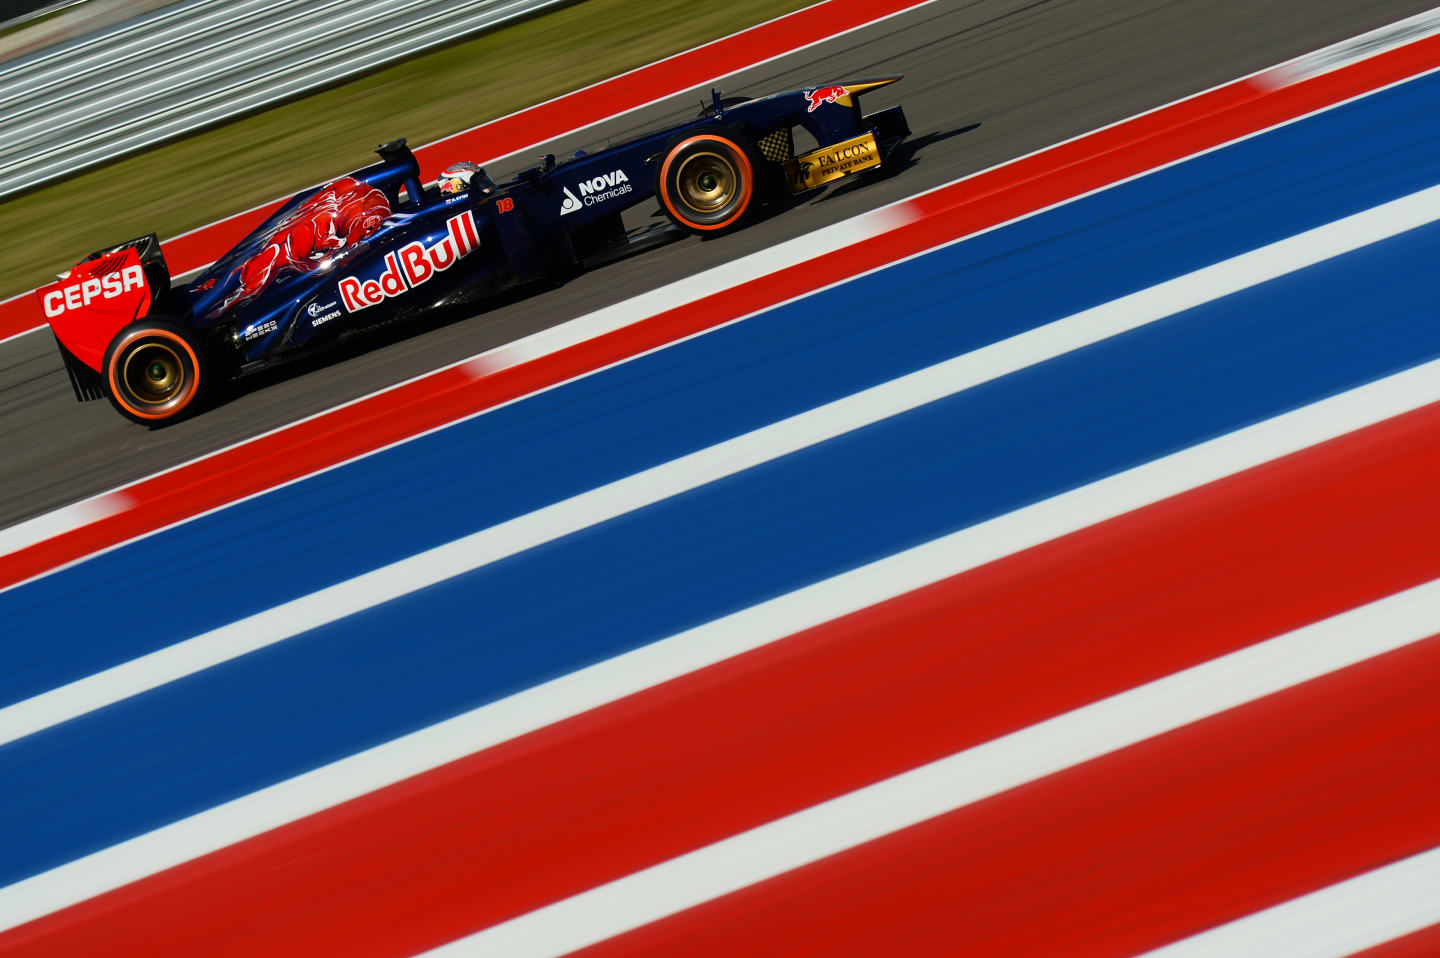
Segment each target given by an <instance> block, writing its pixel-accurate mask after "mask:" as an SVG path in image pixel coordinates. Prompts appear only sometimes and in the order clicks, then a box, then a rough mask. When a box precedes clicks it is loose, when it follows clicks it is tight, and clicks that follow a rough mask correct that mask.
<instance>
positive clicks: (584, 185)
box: [560, 170, 635, 216]
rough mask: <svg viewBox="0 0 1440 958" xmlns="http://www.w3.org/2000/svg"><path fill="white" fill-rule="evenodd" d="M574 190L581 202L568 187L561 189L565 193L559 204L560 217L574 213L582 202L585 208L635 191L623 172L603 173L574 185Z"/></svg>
mask: <svg viewBox="0 0 1440 958" xmlns="http://www.w3.org/2000/svg"><path fill="white" fill-rule="evenodd" d="M576 188H577V189H579V190H580V196H581V197H583V198H584V199H583V201H582V200H581V199H578V198H577V197H576V196H575V194H574V193H571V192H570V188H569V187H568V186H564V187H561V189H562V190H563V191H564V193H565V201H564V202H563V203H561V204H560V215H561V216H564V215H565V214H566V213H574V212H575V211H576V210H578V209H580V206H581V204H582V202H583V204H584V205H585V206H594V205H595V204H596V203H603V202H605V201H606V200H613V199H614V198H615V197H617V196H624V195H625V194H626V193H630V192H633V191H634V189H635V187H633V186H631V185H630V178H629V177H628V176H626V175H625V171H624V170H615V171H614V172H611V173H603V174H601V175H600V176H597V177H595V178H594V179H590V180H584V181H582V182H580V183H578V184H576Z"/></svg>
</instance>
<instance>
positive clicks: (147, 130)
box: [0, 0, 573, 197]
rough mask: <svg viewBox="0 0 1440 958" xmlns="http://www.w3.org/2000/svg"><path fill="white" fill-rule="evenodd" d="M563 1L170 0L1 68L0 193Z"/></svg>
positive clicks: (95, 163) (565, 0)
mask: <svg viewBox="0 0 1440 958" xmlns="http://www.w3.org/2000/svg"><path fill="white" fill-rule="evenodd" d="M567 2H573V0H183V2H180V3H176V4H174V5H173V6H169V7H165V8H164V9H162V10H158V11H156V12H155V13H153V14H151V15H149V16H146V17H142V18H140V19H138V20H135V21H131V22H128V23H125V24H120V25H117V26H116V27H113V28H111V29H109V30H106V31H103V32H101V33H99V34H96V35H93V36H90V37H85V38H83V39H80V40H77V41H74V42H71V43H68V44H64V45H62V46H60V47H57V48H55V49H52V50H47V51H43V52H41V53H38V54H35V55H32V56H29V57H26V58H24V59H22V60H19V61H15V62H12V63H8V64H5V65H4V66H3V67H0V197H3V196H8V195H11V194H14V193H17V192H19V191H21V190H24V189H27V188H29V187H31V186H35V185H38V184H40V183H44V182H46V181H48V180H51V179H54V178H56V177H58V176H60V175H62V174H69V173H73V172H76V171H79V170H82V169H85V168H87V167H91V166H95V165H97V164H99V163H102V162H105V161H107V160H111V159H115V158H116V157H119V156H123V155H125V154H127V153H131V152H134V151H135V150H138V149H142V148H144V147H148V146H152V145H154V144H156V143H159V142H162V141H164V140H168V139H172V138H174V137H177V136H181V135H183V134H185V133H190V132H193V131H195V130H198V129H200V128H202V127H205V126H208V125H210V124H213V123H217V122H219V121H222V120H226V119H230V118H231V117H235V116H239V115H240V114H242V113H245V112H248V111H250V110H254V109H256V108H258V107H263V106H267V105H270V104H273V103H278V102H280V101H282V100H286V99H289V98H290V97H293V96H296V95H298V94H301V93H304V92H306V91H309V90H314V89H318V88H320V87H323V86H325V85H327V84H330V83H334V82H335V81H337V80H341V79H344V78H346V77H350V76H355V75H357V74H360V73H364V72H366V71H368V70H372V69H374V68H375V67H377V66H381V65H383V64H385V63H389V62H391V61H394V60H399V59H402V58H404V57H407V56H411V55H413V54H416V53H419V52H421V51H424V50H427V49H430V48H433V47H438V46H442V45H444V44H446V43H449V42H452V41H454V40H456V39H457V38H459V37H462V36H465V35H469V34H473V33H477V32H480V31H482V30H485V29H488V28H491V27H495V26H498V25H500V24H502V23H506V22H508V21H510V20H514V19H517V18H519V17H523V16H528V15H530V14H532V13H534V12H536V11H538V10H541V9H543V8H545V7H549V6H555V5H558V4H561V3H567Z"/></svg>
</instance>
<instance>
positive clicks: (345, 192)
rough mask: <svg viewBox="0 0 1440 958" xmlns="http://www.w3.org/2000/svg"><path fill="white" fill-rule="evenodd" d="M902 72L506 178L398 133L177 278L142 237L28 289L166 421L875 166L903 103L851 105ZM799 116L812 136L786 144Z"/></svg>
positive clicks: (86, 376)
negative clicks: (442, 158)
mask: <svg viewBox="0 0 1440 958" xmlns="http://www.w3.org/2000/svg"><path fill="white" fill-rule="evenodd" d="M898 79H900V77H898V76H892V77H881V78H876V79H870V80H859V81H855V82H851V83H842V84H831V85H827V86H820V87H812V88H808V89H804V90H795V91H792V92H789V93H780V94H776V95H774V96H768V97H764V98H762V99H756V100H738V99H722V98H721V96H720V94H719V93H718V92H712V105H711V106H710V107H709V108H707V109H706V110H705V111H704V112H703V114H702V115H701V116H700V117H699V118H698V119H696V120H693V121H691V122H688V123H685V124H682V125H680V126H675V127H671V128H669V129H666V130H662V131H659V132H656V133H651V134H647V135H645V136H641V137H638V138H636V139H634V140H631V141H630V142H627V143H622V144H620V145H618V146H613V147H610V148H608V149H606V150H603V151H601V152H597V153H594V154H589V155H587V154H584V153H583V152H577V153H576V154H575V155H574V157H573V158H572V159H570V160H567V161H564V162H561V163H558V164H557V163H556V162H555V159H554V157H553V156H546V157H543V158H542V161H541V163H540V165H539V166H536V167H533V168H531V169H527V170H524V171H522V172H521V173H520V174H519V175H517V176H516V177H515V178H514V179H512V180H510V181H508V182H504V183H499V184H496V183H494V182H492V181H491V180H490V179H489V178H488V177H486V176H485V174H484V172H483V171H481V170H478V168H473V165H468V164H461V166H462V167H464V166H470V167H471V171H461V172H457V173H456V176H457V177H458V178H456V179H446V178H445V177H444V175H442V180H441V181H440V183H442V184H443V185H444V188H443V189H442V187H441V185H437V184H431V185H429V186H424V185H422V183H421V181H420V168H419V164H418V163H417V162H416V160H415V157H414V155H412V154H411V152H410V150H409V149H408V148H407V147H406V145H405V141H404V140H396V141H394V142H392V143H387V144H385V145H384V146H382V147H380V148H379V150H378V152H379V154H380V162H379V163H377V164H374V165H373V166H368V167H366V168H364V169H362V170H357V171H355V172H354V173H351V174H350V175H348V176H345V177H342V178H341V179H339V180H336V181H334V182H332V183H328V184H326V185H325V186H322V187H319V188H317V189H313V190H308V191H306V192H304V193H301V194H299V195H297V196H295V197H294V198H292V199H291V200H290V201H289V202H288V203H287V204H286V205H285V206H284V207H282V208H281V209H280V210H279V211H278V212H276V213H275V214H274V215H273V216H271V217H270V218H269V219H268V220H267V221H266V222H265V223H264V224H262V225H261V226H260V227H259V228H257V229H256V230H255V231H254V232H253V233H251V234H250V235H249V236H247V237H246V238H245V239H244V240H242V241H241V242H240V243H239V244H237V245H236V246H235V248H234V249H232V250H230V252H228V253H227V254H225V255H224V256H223V257H221V258H220V259H219V260H217V261H216V262H215V263H213V264H212V265H211V266H210V267H208V268H207V269H205V270H204V271H203V272H201V273H200V274H199V275H198V276H196V277H195V278H194V279H193V280H192V281H191V282H190V283H188V284H187V285H184V286H172V285H171V283H170V275H169V271H168V269H167V268H166V266H165V262H164V257H163V256H162V255H161V252H160V245H159V242H158V241H157V240H156V238H155V236H154V235H153V234H151V235H149V236H145V237H141V238H140V239H137V240H131V241H130V242H128V243H123V244H120V245H119V246H114V247H110V248H108V249H104V250H100V251H98V252H96V253H92V254H91V255H90V256H89V257H87V258H86V259H84V260H82V261H81V262H80V263H78V264H76V266H75V268H74V269H72V270H71V271H70V272H69V273H68V274H66V275H65V276H64V277H63V278H62V279H61V281H60V282H58V283H56V284H54V285H52V286H48V287H45V288H43V289H41V290H39V291H38V292H37V295H38V296H39V298H40V303H41V307H42V308H43V309H44V311H45V316H46V319H47V321H48V322H49V324H50V327H51V329H52V330H53V331H54V333H55V337H56V340H57V341H58V343H59V347H60V353H61V355H62V357H63V358H64V360H65V367H66V369H67V371H68V372H69V375H70V380H71V384H72V385H73V386H74V388H75V395H76V398H77V399H81V400H86V399H96V398H99V397H100V396H106V397H108V398H109V400H110V402H111V403H112V404H113V405H114V407H115V408H116V410H118V411H119V412H120V414H121V415H123V416H125V417H127V418H129V419H132V420H134V421H136V422H140V423H147V424H152V425H158V424H163V423H166V422H170V421H173V420H175V419H177V418H180V417H182V416H185V415H188V414H190V413H192V412H194V411H195V410H196V409H198V408H200V406H201V404H202V399H203V397H204V396H205V394H206V393H207V392H208V391H209V390H210V389H211V388H212V387H213V386H214V385H215V384H216V383H219V382H224V381H228V380H230V379H233V378H235V377H237V376H242V375H246V374H249V373H252V372H254V371H256V370H259V369H263V368H266V367H268V366H270V365H273V364H275V363H277V362H280V361H283V360H286V359H289V358H293V357H296V356H299V355H303V354H305V353H307V352H309V351H311V350H313V349H316V348H319V347H322V346H325V345H328V344H331V343H333V342H335V341H336V340H337V339H338V338H340V336H341V335H342V334H344V333H347V332H350V331H354V330H357V329H361V328H366V327H371V326H375V325H377V324H380V323H383V322H387V321H390V320H394V319H400V318H405V317H408V316H413V315H417V314H420V313H425V312H429V311H432V310H436V309H440V308H444V307H448V306H453V305H457V304H462V303H469V302H475V301H477V300H482V299H484V298H486V297H489V296H493V295H495V294H497V293H499V292H501V291H504V290H506V289H509V288H511V287H515V286H517V285H519V284H523V283H527V282H530V281H534V280H540V279H547V278H548V279H558V278H563V277H564V276H566V275H571V274H573V273H574V272H575V271H576V270H577V269H582V268H585V267H589V266H594V265H597V264H599V263H603V262H606V261H609V260H612V259H615V258H617V257H619V256H621V255H625V254H627V253H630V252H634V251H636V250H638V249H641V248H645V247H649V246H653V245H655V244H657V243H660V242H664V241H667V240H669V239H672V238H674V237H676V236H680V235H684V234H687V233H690V234H701V235H718V234H722V233H725V232H728V231H730V230H734V229H737V228H739V227H740V226H742V225H744V223H745V222H746V221H747V220H748V219H750V218H751V217H752V216H753V215H754V214H755V212H756V211H757V209H759V208H760V207H761V206H763V205H764V204H765V203H767V201H770V200H773V199H776V198H778V197H783V196H787V195H793V194H799V193H804V192H806V191H808V190H813V189H816V188H818V187H821V186H823V185H825V184H826V183H829V182H832V181H834V180H836V179H839V178H841V177H845V176H850V175H853V174H857V173H864V172H866V171H870V170H874V169H876V168H877V167H879V166H881V165H882V164H883V163H884V161H885V159H886V158H887V157H890V156H891V154H892V153H893V151H894V150H895V148H896V147H897V146H899V145H900V143H901V142H903V141H904V140H905V138H906V137H907V136H909V134H910V130H909V127H908V126H907V124H906V120H905V114H904V112H903V110H902V109H901V108H900V107H892V108H890V109H886V110H881V111H878V112H876V113H871V114H864V113H862V112H861V109H860V102H859V101H860V95H861V94H863V93H865V92H867V91H869V90H873V89H876V88H877V87H882V86H885V85H887V84H890V83H893V82H895V81H896V80H898ZM802 130H803V131H804V134H806V135H808V137H809V138H811V139H813V140H814V141H815V143H816V144H817V145H818V148H816V149H812V150H807V151H806V152H805V153H803V154H802V155H799V156H797V155H795V138H796V135H797V133H798V132H799V131H802ZM448 172H449V171H447V173H448ZM447 190H450V191H451V192H447ZM657 200H658V202H659V206H660V209H661V211H662V212H663V213H664V215H665V221H663V222H661V223H659V224H657V225H654V226H650V227H645V228H641V229H635V230H627V229H626V227H625V224H624V223H623V221H622V218H621V214H622V212H624V211H625V210H626V209H628V208H630V207H632V206H635V205H636V204H638V203H645V202H652V201H657Z"/></svg>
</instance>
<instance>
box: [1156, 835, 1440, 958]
mask: <svg viewBox="0 0 1440 958" xmlns="http://www.w3.org/2000/svg"><path fill="white" fill-rule="evenodd" d="M1434 924H1440V848H1432V849H1431V850H1430V851H1428V852H1421V853H1420V854H1418V855H1413V856H1411V857H1410V858H1404V859H1401V860H1400V861H1398V862H1395V863H1394V864H1391V865H1386V866H1384V867H1383V868H1377V869H1375V870H1374V871H1369V872H1366V873H1365V874H1363V875H1357V876H1355V877H1354V878H1351V879H1348V880H1347V881H1343V882H1340V883H1338V884H1335V885H1331V886H1330V887H1329V888H1322V889H1321V890H1319V891H1317V892H1312V893H1311V894H1309V895H1302V896H1301V897H1299V898H1295V899H1292V900H1291V901H1287V902H1284V903H1283V904H1280V905H1276V906H1275V907H1273V908H1267V909H1265V910H1264V911H1259V912H1256V913H1255V914H1253V915H1247V916H1246V917H1244V918H1241V919H1238V920H1236V921H1232V922H1230V923H1229V924H1226V925H1220V926H1219V927H1217V928H1212V929H1210V930H1209V931H1205V932H1201V933H1200V934H1198V935H1195V936H1193V937H1191V938H1186V939H1184V940H1182V941H1177V942H1175V943H1174V944H1173V945H1167V946H1166V947H1164V948H1159V949H1156V950H1155V951H1151V952H1147V953H1146V954H1145V955H1143V956H1142V958H1274V956H1276V955H1284V956H1285V958H1344V956H1346V955H1353V954H1355V953H1357V952H1360V951H1364V950H1366V949H1368V948H1374V947H1375V946H1376V945H1383V944H1385V943H1386V942H1388V941H1394V940H1395V939H1397V938H1403V937H1405V936H1406V935H1409V934H1411V933H1413V932H1417V931H1420V930H1421V929H1422V928H1429V927H1430V926H1431V925H1434Z"/></svg>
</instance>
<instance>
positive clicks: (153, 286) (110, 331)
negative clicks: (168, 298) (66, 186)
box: [35, 233, 170, 401]
mask: <svg viewBox="0 0 1440 958" xmlns="http://www.w3.org/2000/svg"><path fill="white" fill-rule="evenodd" d="M169 289H170V271H169V269H168V268H167V267H166V265H165V257H164V254H162V253H161V251H160V241H159V240H158V239H157V238H156V236H155V234H154V233H150V234H148V235H146V236H141V237H138V238H136V239H133V240H129V241H128V242H125V243H121V244H119V245H118V246H111V247H108V248H106V249H101V250H96V251H95V252H93V253H91V254H90V255H89V256H87V257H85V258H84V259H82V260H81V261H80V262H78V263H76V264H75V266H74V268H73V269H71V270H69V271H67V272H65V273H62V274H61V275H60V279H59V282H56V283H52V284H51V285H49V286H43V287H41V288H40V289H38V290H36V291H35V295H36V297H37V298H38V299H39V301H40V309H41V311H42V312H44V314H45V321H46V322H47V323H49V324H50V329H51V331H52V332H53V333H54V334H55V340H56V342H57V344H58V345H59V347H60V355H61V357H62V358H63V359H64V360H65V369H66V371H67V372H68V373H69V374H70V384H71V386H73V387H74V389H75V398H76V399H79V400H82V401H83V400H86V399H96V398H99V397H100V396H101V395H103V394H104V392H103V387H102V382H103V380H102V377H101V369H100V367H101V364H102V363H103V361H104V357H105V349H106V347H108V346H109V345H110V341H111V340H112V339H113V338H114V337H115V334H116V333H118V332H119V331H120V330H121V329H123V328H124V327H126V326H128V325H129V324H130V323H132V322H134V321H135V320H137V319H141V318H143V317H144V316H146V315H148V314H149V312H150V310H151V308H152V306H153V305H154V304H155V302H156V301H157V300H159V299H161V298H162V297H163V296H164V295H165V294H166V293H167V292H169Z"/></svg>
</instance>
